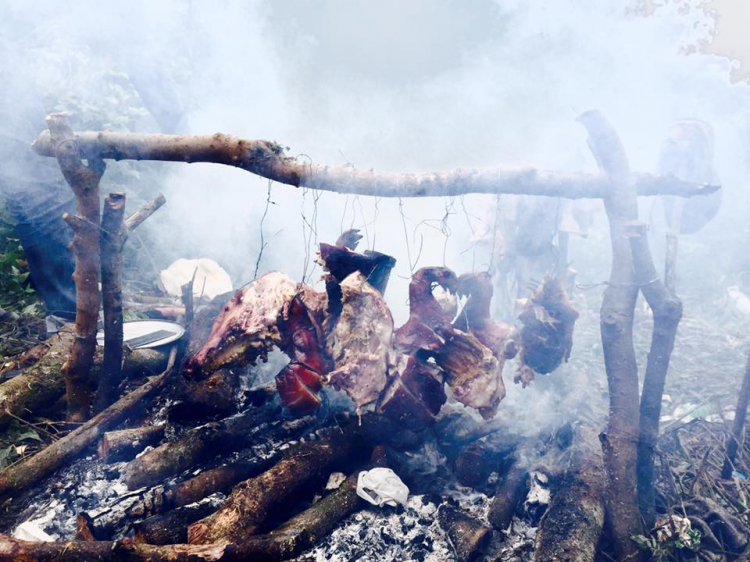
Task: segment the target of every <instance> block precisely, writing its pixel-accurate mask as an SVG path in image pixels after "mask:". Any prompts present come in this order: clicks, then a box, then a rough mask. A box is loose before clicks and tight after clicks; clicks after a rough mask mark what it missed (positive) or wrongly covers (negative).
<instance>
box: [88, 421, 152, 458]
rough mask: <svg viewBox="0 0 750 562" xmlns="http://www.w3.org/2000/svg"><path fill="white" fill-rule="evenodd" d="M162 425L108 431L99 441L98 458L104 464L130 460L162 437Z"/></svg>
mask: <svg viewBox="0 0 750 562" xmlns="http://www.w3.org/2000/svg"><path fill="white" fill-rule="evenodd" d="M164 429H165V426H164V425H151V426H144V427H134V428H132V429H120V430H118V431H108V432H107V433H105V434H104V435H103V436H102V438H101V439H100V440H99V446H98V452H99V458H101V459H103V460H105V461H106V462H119V461H124V460H130V459H132V458H133V457H135V456H136V455H137V454H138V453H140V452H141V451H142V450H143V449H145V448H146V447H148V446H150V445H154V444H156V443H158V442H159V441H161V440H162V438H163V437H164Z"/></svg>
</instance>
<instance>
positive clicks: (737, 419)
mask: <svg viewBox="0 0 750 562" xmlns="http://www.w3.org/2000/svg"><path fill="white" fill-rule="evenodd" d="M748 402H750V354H748V357H747V364H746V366H745V375H744V376H743V377H742V387H741V388H740V393H739V396H738V397H737V408H736V409H735V411H734V421H733V423H732V433H731V435H730V437H729V439H728V440H727V453H726V458H725V459H724V466H723V467H722V469H721V477H722V478H723V479H724V480H730V479H731V478H732V472H733V471H734V460H735V458H736V457H737V449H738V448H739V445H740V443H741V442H742V432H743V430H744V429H745V420H746V419H747V406H748Z"/></svg>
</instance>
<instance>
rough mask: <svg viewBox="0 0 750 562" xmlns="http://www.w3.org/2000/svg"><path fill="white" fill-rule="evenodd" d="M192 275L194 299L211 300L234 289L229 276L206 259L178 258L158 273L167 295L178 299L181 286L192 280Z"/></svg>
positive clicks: (180, 293) (217, 265)
mask: <svg viewBox="0 0 750 562" xmlns="http://www.w3.org/2000/svg"><path fill="white" fill-rule="evenodd" d="M196 270H197V271H196ZM193 274H195V282H194V283H193V295H195V296H196V297H200V296H205V297H208V298H209V299H212V298H214V297H216V296H218V295H223V294H224V293H228V292H230V291H232V290H233V289H234V288H233V287H232V280H231V279H230V277H229V274H228V273H227V272H226V271H224V270H223V269H222V267H221V266H220V265H219V264H218V263H216V262H215V261H214V260H210V259H208V258H198V259H194V260H188V259H185V258H180V259H178V260H177V261H175V262H173V263H172V265H170V266H169V267H168V268H167V269H165V270H163V271H162V272H161V273H159V279H160V280H161V282H162V285H164V289H165V290H166V291H167V293H169V294H170V295H172V296H174V297H180V296H182V286H183V285H185V284H186V283H188V282H189V281H190V280H191V279H192V278H193Z"/></svg>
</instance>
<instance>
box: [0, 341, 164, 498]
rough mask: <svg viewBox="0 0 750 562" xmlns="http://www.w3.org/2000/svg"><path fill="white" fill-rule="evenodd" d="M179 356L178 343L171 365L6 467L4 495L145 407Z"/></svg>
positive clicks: (0, 488)
mask: <svg viewBox="0 0 750 562" xmlns="http://www.w3.org/2000/svg"><path fill="white" fill-rule="evenodd" d="M176 357H177V347H174V348H172V352H171V353H170V360H169V363H168V365H167V369H166V370H165V371H164V372H163V373H161V374H160V375H158V376H156V377H153V378H152V379H151V380H149V381H148V382H147V383H146V384H144V385H142V386H140V387H139V388H137V389H135V390H134V391H133V392H131V393H129V394H127V395H126V396H123V397H122V398H120V400H118V401H117V402H115V403H114V404H112V406H110V407H109V408H107V409H106V410H104V411H102V412H101V413H99V414H97V415H96V416H94V417H93V418H91V419H90V420H89V421H88V422H86V423H84V424H83V425H81V426H80V427H78V428H77V429H75V430H73V431H71V432H70V433H69V434H68V435H66V436H65V437H63V438H61V439H59V440H58V441H55V442H54V443H52V444H51V445H49V446H47V447H46V448H45V449H42V450H41V451H39V452H38V453H36V454H35V455H33V456H30V457H28V458H26V459H24V460H23V461H21V462H19V463H18V464H16V465H14V466H11V467H9V468H8V469H6V470H5V471H4V472H3V473H2V474H0V498H8V497H11V496H12V495H13V494H15V493H18V492H20V491H21V490H24V489H26V488H28V487H30V486H32V485H33V484H35V483H36V482H38V481H39V480H40V479H42V478H44V477H46V476H49V475H50V474H51V473H52V472H54V471H55V470H56V469H57V468H59V467H61V466H63V465H64V464H66V463H67V462H69V461H71V460H73V459H75V458H77V457H78V456H79V455H80V454H81V453H82V452H83V451H85V450H86V449H87V448H89V447H90V446H92V445H94V444H95V443H96V442H97V440H98V439H99V438H100V437H101V436H102V435H103V434H104V433H106V432H107V431H109V430H110V429H114V428H115V427H117V426H118V425H120V424H121V423H122V422H123V421H125V420H126V419H127V418H128V417H129V416H131V415H134V413H135V412H137V411H138V409H139V408H145V407H146V406H147V405H148V403H149V402H150V400H151V399H152V398H154V397H155V396H156V395H158V394H159V392H160V391H161V390H162V389H163V388H164V387H165V386H166V385H167V382H168V381H169V378H170V374H171V372H172V369H173V367H174V364H175V360H176Z"/></svg>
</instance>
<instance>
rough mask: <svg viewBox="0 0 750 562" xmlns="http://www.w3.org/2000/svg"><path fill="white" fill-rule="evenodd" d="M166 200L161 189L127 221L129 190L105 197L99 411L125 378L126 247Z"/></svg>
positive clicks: (97, 398)
mask: <svg viewBox="0 0 750 562" xmlns="http://www.w3.org/2000/svg"><path fill="white" fill-rule="evenodd" d="M165 202H166V200H165V199H164V196H163V195H162V194H161V193H160V194H159V195H157V196H156V197H155V198H154V199H152V200H151V201H149V202H148V203H146V205H144V206H143V207H142V208H141V209H139V210H138V211H136V212H135V213H134V214H133V215H131V216H130V217H128V219H127V220H125V221H123V216H124V214H125V194H124V193H110V194H109V195H108V196H107V198H106V199H105V201H104V212H103V214H102V226H101V237H100V246H101V266H102V306H103V308H104V360H103V362H102V368H101V371H100V374H99V384H98V388H97V391H96V399H95V402H94V410H95V411H97V412H101V411H102V410H104V409H105V408H106V407H107V406H109V405H110V404H112V403H113V402H114V401H115V400H116V399H117V395H118V392H117V391H118V388H119V385H120V382H121V379H122V357H123V348H122V346H123V318H122V250H123V248H124V247H125V242H126V241H127V239H128V236H129V235H130V232H131V231H132V230H133V229H134V228H136V227H137V226H139V225H140V224H141V223H143V221H145V220H146V219H147V218H148V217H150V216H151V215H152V214H153V213H154V212H156V210H157V209H159V207H161V206H162V205H163V204H164V203H165Z"/></svg>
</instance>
